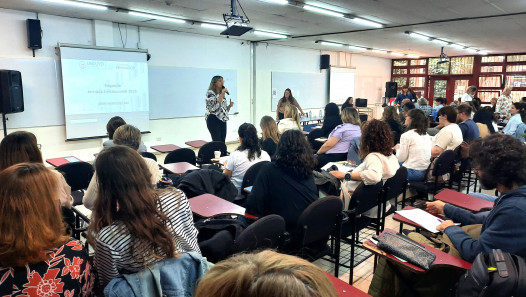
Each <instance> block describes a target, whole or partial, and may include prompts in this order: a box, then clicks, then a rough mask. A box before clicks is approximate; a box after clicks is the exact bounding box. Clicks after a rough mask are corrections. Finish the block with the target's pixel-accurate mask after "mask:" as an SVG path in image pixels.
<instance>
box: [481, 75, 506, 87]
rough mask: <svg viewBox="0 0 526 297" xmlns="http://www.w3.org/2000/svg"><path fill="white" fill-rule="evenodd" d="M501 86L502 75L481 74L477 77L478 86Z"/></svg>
mask: <svg viewBox="0 0 526 297" xmlns="http://www.w3.org/2000/svg"><path fill="white" fill-rule="evenodd" d="M501 86H502V75H492V76H481V77H479V87H483V88H500V87H501Z"/></svg>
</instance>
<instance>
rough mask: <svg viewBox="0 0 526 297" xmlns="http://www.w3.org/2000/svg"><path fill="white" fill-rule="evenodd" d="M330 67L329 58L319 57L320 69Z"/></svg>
mask: <svg viewBox="0 0 526 297" xmlns="http://www.w3.org/2000/svg"><path fill="white" fill-rule="evenodd" d="M330 65H331V56H329V55H321V56H320V69H329V67H330Z"/></svg>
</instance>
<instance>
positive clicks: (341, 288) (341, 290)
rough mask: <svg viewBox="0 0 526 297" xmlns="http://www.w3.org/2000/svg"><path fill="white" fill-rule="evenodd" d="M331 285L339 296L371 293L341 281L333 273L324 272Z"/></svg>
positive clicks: (355, 296) (356, 295) (348, 296)
mask: <svg viewBox="0 0 526 297" xmlns="http://www.w3.org/2000/svg"><path fill="white" fill-rule="evenodd" d="M325 274H326V275H327V277H328V278H329V280H330V281H331V283H332V285H333V286H334V288H335V289H336V292H337V293H338V296H339V297H371V295H369V294H366V293H364V292H362V291H361V290H359V289H356V288H355V287H353V286H351V285H349V284H348V283H346V282H344V281H342V280H341V279H339V278H337V277H335V276H334V275H332V274H330V273H328V272H325Z"/></svg>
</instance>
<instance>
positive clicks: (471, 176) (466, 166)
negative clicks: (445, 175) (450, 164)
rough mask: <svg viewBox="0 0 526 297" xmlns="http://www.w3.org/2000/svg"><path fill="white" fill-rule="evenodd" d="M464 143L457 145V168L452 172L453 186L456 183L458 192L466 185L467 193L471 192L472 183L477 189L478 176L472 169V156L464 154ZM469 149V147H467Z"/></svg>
mask: <svg viewBox="0 0 526 297" xmlns="http://www.w3.org/2000/svg"><path fill="white" fill-rule="evenodd" d="M462 150H463V148H462V144H461V145H459V146H457V147H456V148H455V150H454V152H455V164H456V165H455V169H454V170H453V173H452V174H451V182H452V185H451V187H453V186H454V184H456V186H457V192H461V188H462V186H464V185H465V186H466V194H469V192H470V191H469V190H470V187H471V185H472V184H473V189H474V191H476V189H477V182H478V176H477V175H476V174H475V173H473V171H472V170H471V158H469V156H468V157H467V158H465V157H463V156H462ZM467 150H468V151H469V148H467Z"/></svg>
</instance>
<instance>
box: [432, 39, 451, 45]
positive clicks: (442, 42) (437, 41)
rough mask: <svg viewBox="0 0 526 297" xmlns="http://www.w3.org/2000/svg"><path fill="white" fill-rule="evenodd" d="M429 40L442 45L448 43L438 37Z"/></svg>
mask: <svg viewBox="0 0 526 297" xmlns="http://www.w3.org/2000/svg"><path fill="white" fill-rule="evenodd" d="M431 41H433V42H434V43H438V44H442V45H448V44H449V42H447V41H444V40H440V39H433V40H431Z"/></svg>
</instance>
